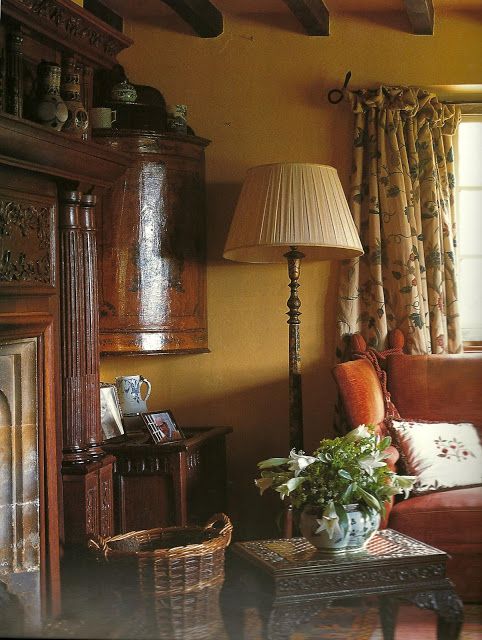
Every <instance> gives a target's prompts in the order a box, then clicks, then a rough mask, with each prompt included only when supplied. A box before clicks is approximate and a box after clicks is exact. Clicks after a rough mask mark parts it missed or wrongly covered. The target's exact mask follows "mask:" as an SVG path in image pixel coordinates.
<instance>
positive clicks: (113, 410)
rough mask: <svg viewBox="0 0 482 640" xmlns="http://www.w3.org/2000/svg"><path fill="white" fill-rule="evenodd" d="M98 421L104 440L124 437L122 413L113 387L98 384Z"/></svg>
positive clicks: (102, 383)
mask: <svg viewBox="0 0 482 640" xmlns="http://www.w3.org/2000/svg"><path fill="white" fill-rule="evenodd" d="M100 421H101V425H102V432H103V434H104V440H109V439H110V438H118V437H119V436H123V435H124V425H123V423H122V411H121V408H120V404H119V398H118V396H117V389H116V387H115V385H113V384H108V383H107V382H101V383H100Z"/></svg>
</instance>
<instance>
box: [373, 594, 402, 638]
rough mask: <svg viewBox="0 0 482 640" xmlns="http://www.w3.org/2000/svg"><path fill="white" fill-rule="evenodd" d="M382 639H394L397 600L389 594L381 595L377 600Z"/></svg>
mask: <svg viewBox="0 0 482 640" xmlns="http://www.w3.org/2000/svg"><path fill="white" fill-rule="evenodd" d="M378 605H379V611H380V622H381V625H382V631H383V640H395V625H396V623H397V612H398V600H397V599H396V598H393V597H390V596H381V597H380V598H379V600H378Z"/></svg>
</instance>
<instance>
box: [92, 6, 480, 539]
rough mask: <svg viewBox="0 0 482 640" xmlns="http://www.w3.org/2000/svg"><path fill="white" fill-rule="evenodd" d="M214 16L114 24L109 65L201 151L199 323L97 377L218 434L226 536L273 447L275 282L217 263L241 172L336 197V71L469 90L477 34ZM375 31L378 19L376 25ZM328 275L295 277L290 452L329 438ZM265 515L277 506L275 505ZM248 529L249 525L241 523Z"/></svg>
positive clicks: (279, 391)
mask: <svg viewBox="0 0 482 640" xmlns="http://www.w3.org/2000/svg"><path fill="white" fill-rule="evenodd" d="M269 21H270V22H271V23H272V24H273V23H276V16H274V17H269V18H268V20H267V21H266V20H263V19H262V17H258V18H257V19H255V18H254V17H238V16H233V15H229V14H225V26H224V33H223V34H222V35H221V36H219V37H218V38H215V39H203V38H199V37H196V36H194V35H192V33H191V32H190V30H189V28H188V27H186V26H184V25H183V23H182V22H181V21H180V20H179V19H177V18H173V19H172V20H170V21H169V23H168V26H167V27H166V25H164V28H161V27H156V26H154V25H147V24H141V23H134V22H128V23H127V24H126V34H127V35H129V36H130V37H132V38H133V40H134V42H135V44H134V45H133V46H132V47H131V48H129V49H128V50H126V51H125V52H123V53H122V54H121V56H120V62H121V63H122V64H123V65H124V66H125V69H126V71H127V73H128V75H129V77H130V78H131V80H132V81H133V82H135V83H137V84H148V85H152V86H154V87H156V88H158V89H159V90H160V91H161V92H162V93H163V95H164V97H165V99H166V101H167V102H178V103H185V104H187V105H188V106H189V124H190V125H191V126H192V127H193V129H194V130H195V132H196V133H197V134H198V135H200V136H203V137H206V138H209V139H211V140H212V143H211V145H210V146H209V147H208V149H207V151H206V179H207V209H208V253H209V264H208V314H209V345H210V349H211V352H210V353H208V354H202V355H192V356H189V355H188V356H186V355H184V356H159V357H156V356H150V357H124V358H120V357H107V358H104V359H103V361H102V365H101V377H102V380H105V381H111V380H113V379H114V377H115V376H116V375H121V374H132V373H141V374H143V375H144V376H146V377H148V378H149V379H150V380H151V381H152V384H153V393H152V397H151V400H150V401H149V407H150V409H163V408H170V409H171V410H172V411H173V412H174V415H175V416H176V418H177V420H178V422H179V423H180V424H181V425H230V426H232V427H233V429H234V432H233V433H232V434H231V435H230V436H229V437H228V458H229V480H230V498H231V504H230V513H231V515H232V516H233V517H234V519H235V521H236V523H237V531H238V535H241V536H245V535H253V534H254V533H258V532H259V531H260V529H261V526H260V523H262V522H263V521H264V522H272V520H273V518H272V511H273V509H274V506H275V505H274V502H273V500H270V499H269V498H266V497H265V496H264V497H263V498H262V499H261V498H259V497H258V495H257V491H256V490H255V488H254V486H253V479H254V478H255V477H256V462H257V461H258V460H260V459H262V458H265V457H269V456H273V455H285V454H287V449H288V420H287V410H288V389H287V325H286V322H285V321H286V317H285V315H284V314H285V312H286V300H287V298H288V293H289V291H288V287H287V282H288V279H287V273H286V269H285V267H284V266H283V265H255V266H253V265H246V264H237V263H233V262H228V261H224V260H223V259H222V250H223V244H224V240H225V237H226V233H227V230H228V226H229V222H230V219H231V216H232V213H233V209H234V205H235V202H236V198H237V196H238V194H239V191H240V187H241V183H242V181H243V178H244V175H245V172H246V170H247V169H248V167H250V166H253V165H257V164H262V163H268V162H278V161H300V162H319V163H326V164H332V165H334V166H335V167H337V169H338V171H339V173H340V177H341V178H342V181H343V183H344V185H345V187H346V185H347V183H348V174H349V167H350V164H351V159H350V148H351V144H350V138H351V135H352V131H351V128H352V117H351V114H350V112H349V109H348V107H347V105H345V104H340V105H338V106H333V105H331V104H329V103H328V101H327V99H326V94H327V91H328V89H329V88H332V87H337V86H339V85H340V83H342V81H343V79H344V77H345V73H346V71H347V70H351V71H352V81H351V84H352V86H353V87H357V88H359V87H364V86H373V85H376V84H379V83H386V84H416V85H422V86H423V85H438V84H440V85H449V84H470V83H476V82H478V81H479V80H480V59H481V53H482V52H481V44H480V42H481V25H480V22H479V23H477V22H476V21H475V20H470V19H467V18H463V17H461V16H459V15H457V14H453V15H451V16H449V17H445V18H444V17H439V18H438V19H437V22H436V28H435V35H434V36H431V37H429V36H414V35H411V34H410V33H409V32H408V27H407V25H406V24H405V23H403V24H401V23H399V22H397V20H396V19H394V20H393V22H392V23H390V21H388V26H382V25H381V24H380V23H379V22H380V21H379V20H377V19H376V18H375V19H371V20H370V19H368V18H362V17H358V18H357V17H353V16H352V17H344V18H341V17H336V16H335V17H333V18H332V25H331V35H330V36H329V37H308V36H306V35H304V34H302V33H301V30H300V28H299V27H298V26H297V23H296V21H295V19H294V18H291V16H290V15H286V16H285V17H284V18H282V19H281V18H280V19H279V21H278V23H277V24H276V26H275V27H272V26H271V27H270V26H269V24H268V22H269ZM385 22H386V21H385ZM336 287H337V266H336V265H330V264H329V263H321V264H305V265H303V267H302V278H301V287H300V296H301V299H302V312H303V315H302V326H301V330H302V364H303V371H304V380H303V382H304V388H303V393H304V417H305V444H306V449H307V450H311V449H312V448H313V447H314V446H315V445H316V444H317V442H318V441H319V439H320V438H321V437H323V436H325V435H329V434H331V424H332V418H333V403H334V398H335V392H334V385H333V383H332V380H331V375H330V368H331V366H332V365H333V362H334V344H335V319H334V318H335V316H334V314H335V293H336ZM276 506H278V505H277V504H276ZM256 525H259V526H256Z"/></svg>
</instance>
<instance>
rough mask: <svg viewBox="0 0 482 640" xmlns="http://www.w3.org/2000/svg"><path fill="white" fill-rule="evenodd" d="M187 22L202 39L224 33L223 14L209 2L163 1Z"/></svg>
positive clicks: (198, 0)
mask: <svg viewBox="0 0 482 640" xmlns="http://www.w3.org/2000/svg"><path fill="white" fill-rule="evenodd" d="M162 2H164V4H167V5H168V6H169V7H171V9H172V10H173V11H175V12H176V13H177V15H178V16H180V17H181V18H182V19H183V20H184V22H187V24H188V25H190V26H191V27H192V28H193V29H194V31H195V32H196V33H197V35H198V36H201V38H215V37H216V36H219V35H220V34H221V33H222V32H223V14H222V13H221V12H220V11H219V9H217V8H216V7H215V6H214V5H213V4H211V2H209V0H162Z"/></svg>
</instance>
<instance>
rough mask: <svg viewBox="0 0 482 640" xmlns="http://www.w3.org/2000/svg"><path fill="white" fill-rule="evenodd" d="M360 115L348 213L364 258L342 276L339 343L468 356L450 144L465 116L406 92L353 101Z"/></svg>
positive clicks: (353, 96)
mask: <svg viewBox="0 0 482 640" xmlns="http://www.w3.org/2000/svg"><path fill="white" fill-rule="evenodd" d="M347 96H348V98H349V100H350V102H351V105H352V108H353V111H354V113H355V135H354V156H353V158H354V159H353V170H352V183H351V198H350V200H351V202H350V206H351V210H352V213H353V217H354V219H355V223H356V224H357V227H358V230H359V233H360V238H361V241H362V244H363V247H364V250H365V254H364V255H363V256H362V257H361V258H359V259H357V260H350V261H346V262H344V263H343V264H342V267H341V278H340V299H339V309H338V323H339V331H340V336H346V335H350V334H352V333H355V332H359V333H361V334H362V335H363V336H364V338H365V339H366V341H367V343H368V344H369V346H372V347H374V348H376V349H378V350H383V349H384V348H386V346H387V345H386V337H387V333H388V332H389V331H391V330H392V329H395V328H397V327H398V328H400V329H401V330H402V331H403V333H404V334H405V336H406V344H407V346H408V349H409V351H410V352H411V353H443V352H448V353H457V352H460V351H462V339H461V333H460V328H459V322H458V311H457V286H456V277H455V215H454V171H453V162H454V157H453V148H452V136H453V134H454V133H455V130H456V128H457V124H458V122H459V120H460V110H459V108H458V107H456V106H454V105H448V104H442V103H441V102H439V101H438V100H437V98H436V96H435V95H434V94H433V93H429V92H427V91H425V90H422V89H416V88H408V87H380V88H379V89H376V90H363V91H357V92H352V93H350V92H347Z"/></svg>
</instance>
